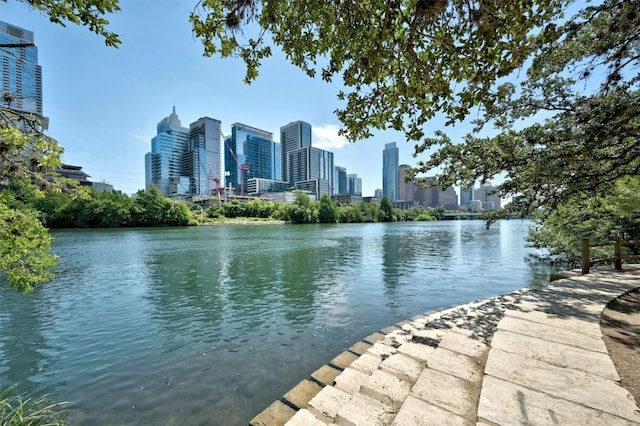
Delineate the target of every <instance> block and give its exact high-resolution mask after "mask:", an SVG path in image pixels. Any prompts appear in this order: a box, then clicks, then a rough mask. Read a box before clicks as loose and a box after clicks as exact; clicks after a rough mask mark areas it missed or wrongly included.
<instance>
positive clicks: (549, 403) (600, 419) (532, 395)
mask: <svg viewBox="0 0 640 426" xmlns="http://www.w3.org/2000/svg"><path fill="white" fill-rule="evenodd" d="M478 420H479V422H481V421H486V422H487V423H490V424H498V425H533V424H540V425H582V426H601V425H629V426H630V425H637V424H638V420H636V421H630V420H627V419H624V418H622V417H619V416H615V415H612V414H610V413H606V412H603V411H600V410H596V409H593V408H589V407H585V406H584V405H582V404H578V403H575V402H571V401H567V400H565V399H563V398H556V397H553V396H551V395H548V394H545V393H543V392H538V391H535V390H533V389H529V388H528V387H526V386H520V385H517V384H515V383H511V382H509V381H505V380H501V379H497V378H495V377H490V376H487V377H485V379H484V381H483V383H482V393H481V396H480V404H479V406H478Z"/></svg>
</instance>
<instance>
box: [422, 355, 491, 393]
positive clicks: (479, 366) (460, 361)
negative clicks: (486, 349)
mask: <svg viewBox="0 0 640 426" xmlns="http://www.w3.org/2000/svg"><path fill="white" fill-rule="evenodd" d="M428 366H429V368H433V369H434V370H438V371H440V372H443V373H447V374H451V375H452V376H456V377H458V378H460V379H464V380H468V381H470V382H472V383H476V384H478V385H480V384H482V377H483V376H484V363H482V362H480V361H479V360H478V359H477V358H472V357H469V356H467V355H463V354H461V353H458V352H453V351H451V350H449V349H445V348H443V347H439V348H437V349H436V350H435V351H434V352H433V354H432V355H431V357H430V358H429V362H428Z"/></svg>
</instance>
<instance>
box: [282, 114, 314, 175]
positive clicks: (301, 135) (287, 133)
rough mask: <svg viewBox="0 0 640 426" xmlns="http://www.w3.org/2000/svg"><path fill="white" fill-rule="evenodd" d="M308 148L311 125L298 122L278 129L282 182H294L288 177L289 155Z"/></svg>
mask: <svg viewBox="0 0 640 426" xmlns="http://www.w3.org/2000/svg"><path fill="white" fill-rule="evenodd" d="M310 146H311V124H309V123H306V122H304V121H299V120H298V121H294V122H292V123H289V124H287V125H285V126H282V127H280V169H281V178H282V180H283V181H285V182H289V183H293V182H294V180H292V177H291V176H290V175H289V174H290V167H289V158H288V156H289V153H290V152H293V151H295V150H296V149H300V148H304V147H310Z"/></svg>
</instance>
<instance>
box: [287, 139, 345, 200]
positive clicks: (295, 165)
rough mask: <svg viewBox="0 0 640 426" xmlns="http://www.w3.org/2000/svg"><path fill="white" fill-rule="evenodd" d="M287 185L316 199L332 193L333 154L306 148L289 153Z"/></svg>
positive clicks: (309, 147) (318, 149)
mask: <svg viewBox="0 0 640 426" xmlns="http://www.w3.org/2000/svg"><path fill="white" fill-rule="evenodd" d="M288 164H289V165H288V167H289V176H290V180H289V184H293V185H294V186H295V187H296V188H299V189H302V190H305V191H310V192H311V193H312V194H313V195H315V196H316V198H320V197H321V196H323V195H325V194H326V195H329V196H331V194H332V193H333V170H334V167H333V152H329V151H325V150H324V149H320V148H314V147H311V146H306V147H303V148H300V149H296V150H294V151H291V152H289V154H288Z"/></svg>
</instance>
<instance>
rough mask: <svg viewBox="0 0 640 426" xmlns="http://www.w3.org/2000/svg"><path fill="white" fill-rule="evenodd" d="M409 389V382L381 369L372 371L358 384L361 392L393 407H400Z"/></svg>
mask: <svg viewBox="0 0 640 426" xmlns="http://www.w3.org/2000/svg"><path fill="white" fill-rule="evenodd" d="M410 390H411V383H410V382H407V381H404V380H402V379H400V378H399V377H397V376H395V375H393V374H391V373H388V372H386V371H383V370H376V371H374V372H373V374H372V375H371V376H368V378H367V380H366V381H365V382H364V383H362V385H361V386H360V393H361V394H363V395H366V396H368V397H370V398H373V399H375V400H377V401H380V402H381V403H382V404H384V405H388V406H392V407H395V408H400V406H401V405H402V403H403V402H404V400H405V399H406V398H407V395H409V391H410Z"/></svg>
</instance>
